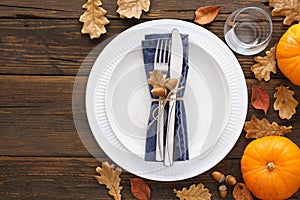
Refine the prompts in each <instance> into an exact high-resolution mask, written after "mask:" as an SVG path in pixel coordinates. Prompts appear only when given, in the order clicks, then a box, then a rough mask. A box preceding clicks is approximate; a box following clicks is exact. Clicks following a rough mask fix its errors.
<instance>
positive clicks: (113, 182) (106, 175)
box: [95, 162, 122, 200]
mask: <svg viewBox="0 0 300 200" xmlns="http://www.w3.org/2000/svg"><path fill="white" fill-rule="evenodd" d="M96 171H97V173H98V174H100V176H95V178H96V179H97V181H98V183H99V184H103V185H106V188H107V189H109V191H108V194H109V195H111V196H113V197H114V199H115V200H120V199H121V194H120V192H121V190H122V186H120V182H121V179H120V177H119V176H120V174H121V173H122V170H121V169H120V168H117V169H114V165H113V164H112V165H109V163H108V162H103V163H102V167H97V168H96Z"/></svg>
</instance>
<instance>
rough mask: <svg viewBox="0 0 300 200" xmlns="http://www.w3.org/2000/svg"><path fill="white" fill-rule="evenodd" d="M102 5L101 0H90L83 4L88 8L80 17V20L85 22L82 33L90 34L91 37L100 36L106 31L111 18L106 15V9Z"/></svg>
mask: <svg viewBox="0 0 300 200" xmlns="http://www.w3.org/2000/svg"><path fill="white" fill-rule="evenodd" d="M101 5H102V3H101V1H100V0H88V1H87V2H86V3H85V4H83V6H82V8H84V9H86V10H85V11H84V13H83V14H82V15H81V16H80V18H79V21H81V22H83V27H82V29H81V33H82V34H86V33H88V34H90V38H91V39H93V38H99V37H100V35H101V34H104V33H106V29H105V27H104V26H105V25H107V24H109V20H108V19H107V18H106V17H105V16H104V15H105V14H106V10H104V9H103V8H102V7H99V6H101Z"/></svg>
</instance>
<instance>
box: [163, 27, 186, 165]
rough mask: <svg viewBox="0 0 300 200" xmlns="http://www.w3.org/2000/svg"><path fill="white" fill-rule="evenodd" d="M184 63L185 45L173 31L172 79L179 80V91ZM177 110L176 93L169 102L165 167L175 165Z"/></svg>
mask: <svg viewBox="0 0 300 200" xmlns="http://www.w3.org/2000/svg"><path fill="white" fill-rule="evenodd" d="M182 62H183V45H182V40H181V36H180V33H179V31H178V30H177V29H173V30H172V47H171V60H170V78H176V79H178V82H177V85H176V87H175V91H176V89H178V84H179V82H180V78H181V71H182ZM175 109H176V92H173V93H172V94H171V95H170V102H169V113H168V126H167V135H166V147H165V156H164V165H165V166H171V165H173V155H174V152H173V151H174V144H173V141H174V128H175Z"/></svg>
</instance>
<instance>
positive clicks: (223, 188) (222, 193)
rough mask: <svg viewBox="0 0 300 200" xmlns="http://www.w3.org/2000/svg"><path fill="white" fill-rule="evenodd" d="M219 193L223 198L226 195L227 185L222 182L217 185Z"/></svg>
mask: <svg viewBox="0 0 300 200" xmlns="http://www.w3.org/2000/svg"><path fill="white" fill-rule="evenodd" d="M219 195H220V197H221V198H222V199H225V198H226V196H227V186H226V185H224V184H222V185H220V187H219Z"/></svg>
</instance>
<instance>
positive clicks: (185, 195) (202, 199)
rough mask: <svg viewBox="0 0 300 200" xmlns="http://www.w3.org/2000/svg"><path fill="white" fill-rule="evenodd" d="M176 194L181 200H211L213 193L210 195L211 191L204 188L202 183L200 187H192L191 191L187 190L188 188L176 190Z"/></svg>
mask: <svg viewBox="0 0 300 200" xmlns="http://www.w3.org/2000/svg"><path fill="white" fill-rule="evenodd" d="M174 193H176V196H177V197H178V198H179V199H180V200H194V199H199V200H210V199H211V198H210V197H211V193H209V190H208V189H207V188H205V187H204V185H203V184H202V183H199V184H198V185H195V184H193V185H191V186H190V188H189V189H186V187H184V188H182V190H176V189H174Z"/></svg>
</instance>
